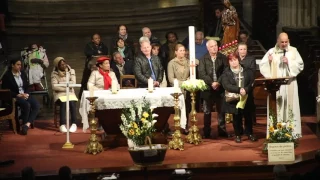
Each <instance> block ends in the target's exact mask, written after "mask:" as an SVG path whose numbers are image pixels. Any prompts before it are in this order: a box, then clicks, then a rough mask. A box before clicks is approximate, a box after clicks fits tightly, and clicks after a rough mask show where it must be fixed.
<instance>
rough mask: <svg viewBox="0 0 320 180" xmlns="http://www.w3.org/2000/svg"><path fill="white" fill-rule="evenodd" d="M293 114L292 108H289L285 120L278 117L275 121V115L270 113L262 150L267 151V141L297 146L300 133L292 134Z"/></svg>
mask: <svg viewBox="0 0 320 180" xmlns="http://www.w3.org/2000/svg"><path fill="white" fill-rule="evenodd" d="M293 122H294V115H293V112H292V109H290V108H289V117H288V120H287V121H283V120H281V119H279V120H278V121H277V122H276V118H275V115H274V114H272V113H270V115H269V124H268V132H269V134H268V135H267V138H266V141H265V144H264V147H263V152H265V153H267V151H268V143H294V147H295V148H296V147H298V143H299V138H300V137H301V136H300V134H294V132H293V129H294V123H293Z"/></svg>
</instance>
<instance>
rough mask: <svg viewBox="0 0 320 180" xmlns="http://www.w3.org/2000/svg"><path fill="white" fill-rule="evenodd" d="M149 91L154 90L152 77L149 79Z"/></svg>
mask: <svg viewBox="0 0 320 180" xmlns="http://www.w3.org/2000/svg"><path fill="white" fill-rule="evenodd" d="M148 91H149V92H152V91H153V79H152V78H149V79H148Z"/></svg>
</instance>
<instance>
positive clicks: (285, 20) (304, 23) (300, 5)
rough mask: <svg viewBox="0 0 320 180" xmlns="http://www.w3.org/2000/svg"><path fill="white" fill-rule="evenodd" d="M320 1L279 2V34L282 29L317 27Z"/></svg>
mask: <svg viewBox="0 0 320 180" xmlns="http://www.w3.org/2000/svg"><path fill="white" fill-rule="evenodd" d="M319 6H320V5H319V0H278V14H279V17H278V24H277V33H278V34H279V33H280V32H282V27H292V28H311V27H315V26H317V16H318V15H319V14H320V12H319V11H320V7H319Z"/></svg>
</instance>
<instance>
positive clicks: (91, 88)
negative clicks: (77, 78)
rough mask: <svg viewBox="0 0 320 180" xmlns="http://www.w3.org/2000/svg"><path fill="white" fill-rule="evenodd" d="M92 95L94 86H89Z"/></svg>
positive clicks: (91, 95)
mask: <svg viewBox="0 0 320 180" xmlns="http://www.w3.org/2000/svg"><path fill="white" fill-rule="evenodd" d="M89 92H90V97H93V86H89Z"/></svg>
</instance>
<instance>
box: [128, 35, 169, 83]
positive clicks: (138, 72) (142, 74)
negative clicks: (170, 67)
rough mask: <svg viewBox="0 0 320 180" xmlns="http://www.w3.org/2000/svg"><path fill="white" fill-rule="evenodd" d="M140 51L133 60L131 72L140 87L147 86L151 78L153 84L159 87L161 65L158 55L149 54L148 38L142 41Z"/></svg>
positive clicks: (161, 76)
mask: <svg viewBox="0 0 320 180" xmlns="http://www.w3.org/2000/svg"><path fill="white" fill-rule="evenodd" d="M140 45H141V49H140V50H141V52H142V53H140V54H139V55H138V56H137V57H136V59H135V61H134V69H133V72H134V74H135V76H136V79H137V80H138V86H139V87H140V88H146V87H148V79H149V78H152V79H153V86H154V87H159V86H160V83H161V82H162V78H163V67H162V65H161V61H160V59H159V57H158V56H154V55H152V54H151V44H150V41H149V40H145V41H142V42H141V43H140Z"/></svg>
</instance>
